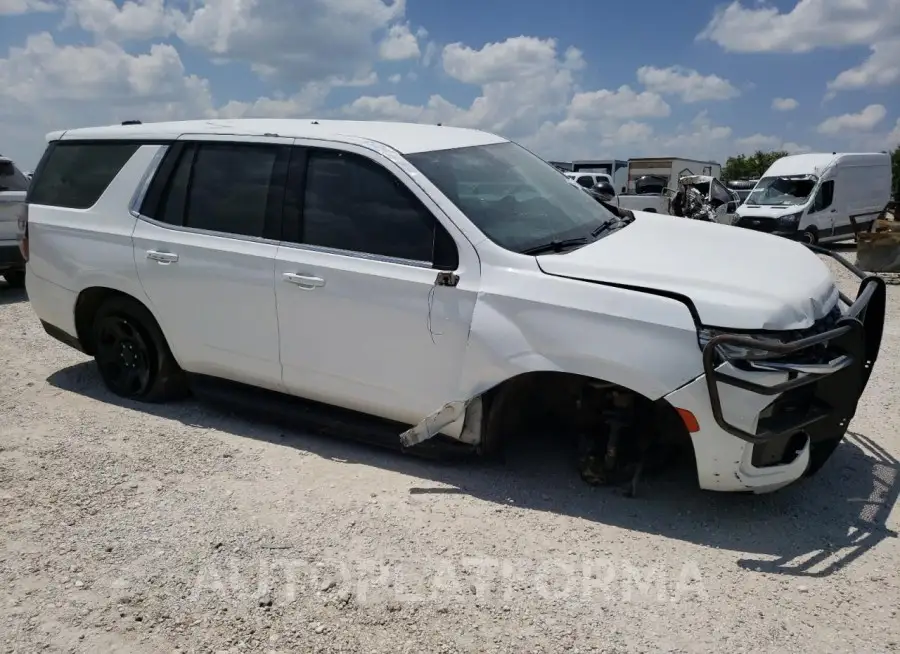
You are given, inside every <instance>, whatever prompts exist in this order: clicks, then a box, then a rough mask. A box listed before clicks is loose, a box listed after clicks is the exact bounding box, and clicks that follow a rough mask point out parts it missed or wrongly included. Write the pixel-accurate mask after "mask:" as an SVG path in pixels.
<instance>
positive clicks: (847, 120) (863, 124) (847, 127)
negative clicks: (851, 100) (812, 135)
mask: <svg viewBox="0 0 900 654" xmlns="http://www.w3.org/2000/svg"><path fill="white" fill-rule="evenodd" d="M886 115H887V109H885V108H884V105H880V104H870V105H869V106H868V107H866V108H865V109H863V110H862V111H860V112H859V113H855V114H843V115H841V116H832V117H831V118H826V119H825V120H824V121H822V122H821V123H820V124H819V127H818V131H819V133H820V134H827V135H829V136H834V135H837V134H841V133H842V132H870V131H872V130H873V129H875V127H876V126H877V125H878V124H879V123H880V122H881V121H882V120H884V117H885V116H886Z"/></svg>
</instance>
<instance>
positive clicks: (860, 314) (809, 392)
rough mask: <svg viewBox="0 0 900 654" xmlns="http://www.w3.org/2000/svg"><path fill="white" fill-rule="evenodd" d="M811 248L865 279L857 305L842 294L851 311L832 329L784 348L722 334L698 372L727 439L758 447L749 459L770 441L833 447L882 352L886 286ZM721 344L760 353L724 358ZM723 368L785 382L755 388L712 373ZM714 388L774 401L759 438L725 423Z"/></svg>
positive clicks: (709, 346)
mask: <svg viewBox="0 0 900 654" xmlns="http://www.w3.org/2000/svg"><path fill="white" fill-rule="evenodd" d="M808 247H809V248H810V249H811V250H813V251H815V252H817V253H819V254H826V255H828V256H831V257H833V258H834V259H835V260H837V261H838V262H839V263H841V264H842V265H843V266H844V267H846V268H847V269H848V270H850V271H851V272H852V273H853V274H855V275H856V276H857V277H859V278H860V279H861V280H862V282H861V283H860V286H859V290H858V291H857V296H856V299H855V300H850V298H848V297H846V296H844V295H843V294H841V300H842V302H843V303H844V304H847V305H849V307H848V308H847V309H846V310H845V312H844V313H843V314H842V315H840V317H839V318H838V319H837V320H836V322H835V323H834V325H833V326H830V327H829V328H828V329H827V331H823V332H821V333H816V334H814V335H811V336H806V337H802V338H799V339H797V340H794V341H789V342H784V341H773V340H766V339H762V338H759V337H754V336H745V335H739V334H723V335H719V336H716V337H714V338H712V339H710V341H709V342H708V343H707V344H706V346H705V347H704V349H703V370H704V372H705V374H706V383H707V387H708V389H709V399H710V404H711V407H712V414H713V417H714V418H715V420H716V423H718V425H719V427H721V428H722V429H723V430H725V431H726V432H728V433H729V434H732V435H733V436H736V437H737V438H740V439H742V440H744V441H746V442H748V443H752V444H754V445H755V446H757V447H756V448H755V449H756V450H757V451H756V452H754V458H757V454H758V453H759V452H763V451H764V450H765V448H766V447H767V446H770V445H774V444H775V443H774V442H780V443H782V447H780V448H779V449H782V450H783V449H784V448H785V447H787V444H788V442H789V441H790V439H792V438H795V437H796V436H798V435H799V436H804V437H806V438H808V439H809V442H810V445H811V447H814V446H815V444H816V443H820V442H823V441H829V442H832V443H834V445H835V446H836V444H837V442H838V441H840V439H842V438H843V436H844V434H845V433H846V431H847V426H848V425H849V423H850V419H851V418H853V416H854V414H855V413H856V407H857V404H858V402H859V398H860V396H861V395H862V393H863V391H864V390H865V388H866V385H867V384H868V382H869V377H870V375H871V374H872V368H873V366H874V365H875V360H876V359H877V358H878V351H879V349H880V348H881V337H882V333H883V330H884V317H885V301H886V291H885V283H884V280H883V279H881V278H880V277H877V276H866V274H865V273H864V272H863V271H861V270H859V269H858V268H857V267H856V266H854V265H853V264H851V263H850V262H849V261H847V260H846V259H844V258H843V257H841V256H840V255H838V254H836V253H834V252H831V251H830V250H826V249H824V248H820V247H817V246H813V245H810V246H808ZM726 343H727V344H731V345H735V346H740V347H744V348H752V349H753V350H758V351H760V352H759V354H748V355H747V356H743V357H741V358H740V359H736V358H734V357H731V358H729V356H728V355H727V354H726V353H725V352H724V351H723V350H721V349H720V348H719V347H718V346H719V345H722V344H726ZM773 355H774V358H773ZM725 362H729V363H731V364H732V365H733V366H735V367H737V368H739V369H745V370H760V371H781V372H787V373H788V379H787V380H786V381H784V382H782V383H780V384H777V385H775V386H764V385H761V384H756V383H753V382H750V381H747V380H746V379H742V378H739V377H735V376H734V375H729V374H728V373H725V372H722V371H720V370H717V368H718V367H719V366H720V365H721V364H722V363H725ZM719 383H722V384H727V385H730V386H735V387H737V388H741V389H744V390H746V391H750V392H752V393H758V394H760V395H766V396H779V397H778V398H777V399H776V400H775V401H774V402H773V403H772V404H770V405H769V406H768V407H767V410H766V411H764V412H763V414H761V416H760V418H759V420H758V424H757V429H756V433H750V432H747V431H744V430H742V429H740V428H739V427H737V426H735V425H733V424H731V423H729V422H728V420H727V419H726V418H725V417H724V415H723V412H722V403H721V399H720V396H719V388H718V384H719ZM830 449H833V448H829V453H830ZM769 463H770V464H771V463H777V461H770V462H769Z"/></svg>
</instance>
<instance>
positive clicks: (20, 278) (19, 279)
mask: <svg viewBox="0 0 900 654" xmlns="http://www.w3.org/2000/svg"><path fill="white" fill-rule="evenodd" d="M3 279H5V280H6V283H7V284H9V285H10V286H12V287H13V288H25V271H24V270H7V271H6V272H4V273H3Z"/></svg>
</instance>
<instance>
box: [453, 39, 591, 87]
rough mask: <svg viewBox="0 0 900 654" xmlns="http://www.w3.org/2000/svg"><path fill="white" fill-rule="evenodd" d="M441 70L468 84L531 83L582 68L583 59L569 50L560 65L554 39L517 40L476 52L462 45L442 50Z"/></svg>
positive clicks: (498, 43)
mask: <svg viewBox="0 0 900 654" xmlns="http://www.w3.org/2000/svg"><path fill="white" fill-rule="evenodd" d="M442 57H443V64H444V70H445V71H446V73H447V74H448V75H450V77H453V78H454V79H457V80H459V81H460V82H466V83H467V84H478V85H487V84H492V83H496V82H501V83H506V82H511V81H514V80H516V79H517V78H524V79H534V78H539V77H544V76H545V75H546V74H547V73H548V72H552V73H556V72H557V71H572V70H578V69H580V68H582V67H584V59H583V58H582V55H581V52H580V51H579V50H578V49H576V48H569V49H568V50H567V51H566V53H565V55H564V57H563V60H562V61H560V60H559V57H558V55H557V52H556V39H539V38H535V37H532V36H517V37H513V38H510V39H507V40H505V41H502V42H497V43H488V44H486V45H485V46H484V47H482V48H481V49H480V50H475V49H473V48H470V47H469V46H467V45H464V44H462V43H451V44H450V45H448V46H446V47H445V48H444V52H443V55H442Z"/></svg>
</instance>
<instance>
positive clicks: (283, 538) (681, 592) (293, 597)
mask: <svg viewBox="0 0 900 654" xmlns="http://www.w3.org/2000/svg"><path fill="white" fill-rule="evenodd" d="M836 270H837V269H836ZM838 274H840V276H841V279H842V280H843V281H845V282H847V283H846V284H844V288H845V291H849V292H853V284H852V282H851V280H850V278H849V277H848V276H847V275H844V274H843V273H842V272H839V273H838ZM889 294H890V298H889V300H888V301H889V307H888V311H889V317H888V325H887V333H886V336H885V341H884V345H883V348H882V354H881V359H880V360H879V362H878V364H877V366H876V370H875V374H874V376H873V378H872V382H871V384H870V386H869V391H868V392H867V394H866V396H865V398H864V400H863V402H862V405H861V407H860V410H859V413H858V414H857V417H856V419H855V420H854V421H853V423H852V425H851V430H850V431H851V433H850V435H849V436H848V438H847V440H846V442H845V443H844V444H843V445H842V446H841V447H840V449H839V450H838V451H837V453H836V454H835V455H834V457H833V458H832V460H831V461H830V462H829V464H828V465H827V466H826V468H825V469H824V470H823V471H822V472H821V473H820V475H819V476H817V477H815V478H813V479H811V480H808V481H806V482H803V483H801V484H799V485H797V486H795V487H792V488H789V489H786V490H784V491H782V492H779V493H776V494H774V495H770V496H764V497H752V496H749V497H748V496H730V495H714V494H706V493H701V492H700V491H698V490H696V489H695V488H694V487H692V486H691V482H690V478H689V476H686V475H683V474H679V473H671V474H669V475H666V476H665V477H663V478H657V479H652V480H648V481H647V483H646V484H645V485H644V487H643V496H642V497H639V498H637V499H627V498H625V497H623V496H622V495H621V493H619V492H616V491H613V490H608V489H590V488H587V487H585V486H584V485H583V484H582V483H581V482H580V481H578V479H577V477H576V476H575V475H574V473H573V472H572V470H571V469H570V466H569V463H568V462H566V461H564V460H561V459H560V457H559V456H554V455H553V452H552V451H550V450H549V449H543V450H540V449H534V448H533V449H530V450H528V451H522V452H521V453H520V454H518V455H517V456H516V457H515V458H514V460H513V461H511V462H510V463H509V464H508V465H507V466H506V467H502V468H497V467H488V466H480V465H479V466H473V465H458V464H457V465H439V464H436V463H428V462H422V461H418V460H414V459H411V458H409V457H404V456H401V455H399V454H395V453H393V452H389V451H381V450H375V449H372V448H368V447H364V446H362V445H357V444H353V443H347V442H342V441H338V440H334V439H324V438H319V437H315V436H312V435H304V434H297V433H284V432H283V431H280V430H278V429H276V428H272V427H269V426H266V425H260V424H253V423H250V422H247V421H243V420H240V419H237V418H232V417H229V416H227V415H225V414H224V413H222V412H219V411H216V410H214V409H211V408H207V407H204V406H201V405H199V404H197V403H196V402H193V401H189V402H185V403H181V404H178V405H174V406H167V407H156V408H153V407H150V408H148V407H146V406H137V405H123V404H122V403H121V402H119V401H117V400H116V399H114V398H113V397H112V396H110V395H109V394H108V393H106V392H105V391H104V390H103V389H102V388H101V385H100V381H99V378H98V377H97V375H96V374H95V372H94V369H93V367H92V365H91V364H90V363H89V362H88V361H87V359H86V358H85V357H83V356H81V355H79V354H78V353H77V352H74V351H72V350H69V349H67V348H65V347H64V346H62V345H60V344H57V343H56V342H55V341H53V340H51V339H50V338H49V337H48V336H46V335H45V334H44V333H43V331H42V330H41V328H40V326H39V324H38V322H37V320H36V318H35V316H34V315H33V313H32V311H31V309H30V306H29V305H28V303H27V301H25V297H24V294H22V293H19V292H15V291H12V290H11V289H7V288H2V287H0V362H2V364H3V370H2V373H0V377H2V384H0V406H2V409H0V526H2V536H0V587H2V591H0V641H2V645H3V646H2V647H0V651H8V652H32V651H65V652H113V651H121V652H131V653H138V652H171V651H179V650H180V651H184V652H188V651H190V652H193V651H196V652H219V651H234V652H251V651H260V652H288V651H292V652H293V651H297V652H306V651H320V652H392V653H393V652H426V651H427V652H493V651H498V652H515V653H521V652H557V651H571V652H576V651H577V652H625V651H628V652H632V651H634V652H649V651H669V652H695V651H696V652H709V651H729V652H754V653H758V652H775V651H794V652H861V651H867V652H885V651H900V616H898V615H897V612H898V607H900V579H898V572H897V561H900V541H898V539H897V537H896V536H897V534H896V531H897V529H898V523H900V517H898V512H897V511H894V512H893V514H891V510H892V509H893V507H894V505H895V504H896V503H897V497H898V492H900V480H898V478H897V476H898V463H897V457H898V456H900V432H898V425H900V287H897V286H891V287H889Z"/></svg>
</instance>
